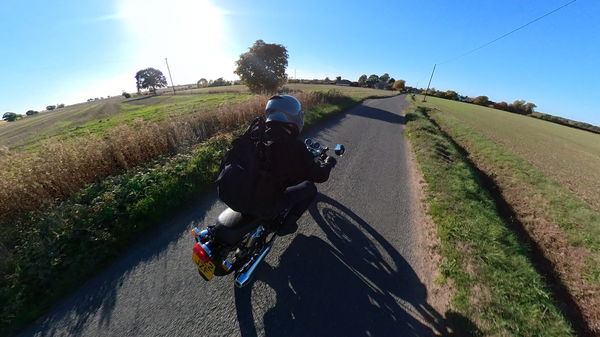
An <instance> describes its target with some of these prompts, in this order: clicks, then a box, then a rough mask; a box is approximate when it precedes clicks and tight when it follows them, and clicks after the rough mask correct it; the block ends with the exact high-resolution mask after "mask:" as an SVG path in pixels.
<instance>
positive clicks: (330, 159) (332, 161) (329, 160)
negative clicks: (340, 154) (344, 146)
mask: <svg viewBox="0 0 600 337" xmlns="http://www.w3.org/2000/svg"><path fill="white" fill-rule="evenodd" d="M335 164H337V160H335V158H333V157H330V156H327V158H325V165H327V166H329V167H331V168H333V167H334V166H335Z"/></svg>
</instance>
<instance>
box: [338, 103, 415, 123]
mask: <svg viewBox="0 0 600 337" xmlns="http://www.w3.org/2000/svg"><path fill="white" fill-rule="evenodd" d="M348 115H355V116H361V117H366V118H371V119H376V120H380V121H383V122H388V123H392V124H406V121H405V119H404V116H401V115H397V114H395V113H393V112H390V111H385V110H381V109H378V108H375V107H371V106H368V105H360V106H358V107H357V108H355V109H351V110H349V111H348Z"/></svg>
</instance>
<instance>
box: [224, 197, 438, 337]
mask: <svg viewBox="0 0 600 337" xmlns="http://www.w3.org/2000/svg"><path fill="white" fill-rule="evenodd" d="M310 214H311V215H312V217H313V218H314V219H315V221H316V222H317V224H318V225H319V227H320V228H321V229H322V230H323V232H324V233H325V235H326V240H324V239H322V238H319V237H317V236H305V235H297V236H296V237H295V238H294V240H293V241H292V243H291V244H290V246H289V247H288V249H287V250H286V251H285V253H284V254H283V255H282V256H281V260H280V263H279V266H278V267H277V268H272V267H270V266H269V265H267V264H263V266H262V267H261V268H260V269H259V270H257V274H256V277H257V280H259V281H262V282H265V283H266V284H267V285H268V286H269V287H271V288H272V289H273V290H274V291H275V293H276V297H277V302H276V305H275V307H273V308H271V309H269V310H268V311H267V312H266V313H265V314H264V315H263V317H262V321H263V324H260V322H256V323H257V324H256V325H261V326H263V328H264V333H265V335H266V336H429V335H435V334H447V333H448V329H447V327H446V324H445V320H444V319H443V317H442V315H440V314H439V313H437V312H436V311H435V310H434V309H433V308H432V307H431V306H429V304H427V302H426V298H427V290H426V288H425V286H424V285H423V284H422V283H421V281H420V280H419V278H418V276H417V275H416V273H415V272H414V270H413V269H412V268H411V266H410V265H409V264H408V263H407V262H406V260H405V259H404V258H403V257H402V256H401V255H400V253H399V252H398V251H397V250H396V249H395V248H394V247H393V246H392V245H391V244H390V243H389V242H388V241H387V240H385V238H383V237H382V236H381V235H380V234H379V233H378V232H377V231H376V230H374V229H373V228H372V227H371V226H370V225H369V224H367V223H366V222H365V221H364V220H362V219H361V218H360V217H358V216H357V215H356V214H354V213H353V212H352V211H351V210H349V209H348V208H346V207H345V206H343V205H341V204H340V203H338V202H337V201H335V200H333V199H331V198H329V197H327V196H324V195H320V196H319V198H318V199H317V203H316V205H314V206H312V207H311V209H310ZM250 288H251V285H250V286H249V287H247V288H244V289H236V294H235V299H236V308H237V314H238V320H239V324H240V330H241V333H242V336H256V335H257V331H256V325H255V321H260V318H259V317H256V318H255V317H254V316H253V308H252V299H251V289H250Z"/></svg>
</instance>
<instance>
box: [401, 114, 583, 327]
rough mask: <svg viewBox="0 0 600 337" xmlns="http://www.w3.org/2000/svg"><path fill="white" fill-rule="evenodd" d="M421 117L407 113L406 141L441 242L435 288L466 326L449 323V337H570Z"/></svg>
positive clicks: (523, 253) (489, 202) (538, 279)
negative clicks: (441, 288) (444, 288)
mask: <svg viewBox="0 0 600 337" xmlns="http://www.w3.org/2000/svg"><path fill="white" fill-rule="evenodd" d="M423 111H424V109H420V108H417V107H416V106H412V107H411V110H410V111H409V113H408V114H407V120H408V123H407V126H406V134H407V135H408V137H409V139H410V140H411V143H412V145H413V149H414V151H415V152H416V156H417V161H418V162H419V166H420V169H421V171H422V172H423V177H424V179H425V180H426V182H427V203H428V213H429V214H430V215H431V216H432V218H433V220H434V222H435V224H436V227H437V233H438V235H439V237H440V247H439V250H440V253H441V255H442V256H443V262H442V264H441V266H440V271H441V275H442V279H440V280H438V281H439V282H444V283H445V282H449V284H450V285H452V287H451V289H453V297H452V303H451V312H452V311H455V312H458V313H460V314H461V315H462V316H464V317H467V318H468V319H469V321H470V322H469V323H465V322H462V321H458V322H452V325H454V326H457V328H458V331H456V332H455V335H456V336H540V337H541V336H544V337H546V336H556V337H559V336H560V337H562V336H573V335H574V334H573V332H572V331H571V328H570V326H569V323H568V322H567V320H565V318H564V316H563V315H562V313H561V311H560V309H559V307H558V306H557V304H556V303H554V301H553V299H552V296H551V294H550V290H549V289H548V287H547V285H546V284H545V282H544V279H543V277H542V276H541V275H540V274H538V273H537V271H536V269H535V267H534V266H533V264H532V262H531V261H530V260H529V259H528V256H527V249H526V247H525V246H524V245H523V244H522V243H520V242H519V240H518V238H517V236H516V235H515V233H513V232H512V231H511V230H510V229H509V228H507V226H506V225H505V222H504V219H502V217H501V216H500V215H499V210H498V209H497V206H496V204H495V202H494V200H493V199H492V198H491V197H490V195H489V194H488V193H487V191H486V190H485V188H484V187H483V186H482V181H481V180H480V178H479V177H478V175H477V173H476V171H475V170H473V168H472V166H471V165H470V163H469V162H468V159H467V158H466V157H465V156H464V155H463V153H462V152H461V151H460V149H459V148H458V147H457V146H456V145H455V144H454V142H453V141H452V139H450V138H449V137H447V136H446V135H445V134H444V132H443V131H442V130H440V129H439V128H438V127H437V125H435V124H434V123H432V122H431V120H430V119H429V118H427V116H426V115H425V114H424V113H423ZM447 316H449V317H453V315H447ZM453 335H454V334H453Z"/></svg>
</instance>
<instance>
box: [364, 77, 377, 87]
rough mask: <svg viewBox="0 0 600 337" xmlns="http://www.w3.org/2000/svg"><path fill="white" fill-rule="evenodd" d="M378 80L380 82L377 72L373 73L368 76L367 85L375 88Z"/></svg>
mask: <svg viewBox="0 0 600 337" xmlns="http://www.w3.org/2000/svg"><path fill="white" fill-rule="evenodd" d="M377 82H379V76H377V75H375V74H371V76H369V78H367V85H368V86H369V88H373V87H374V86H375V84H377Z"/></svg>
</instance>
